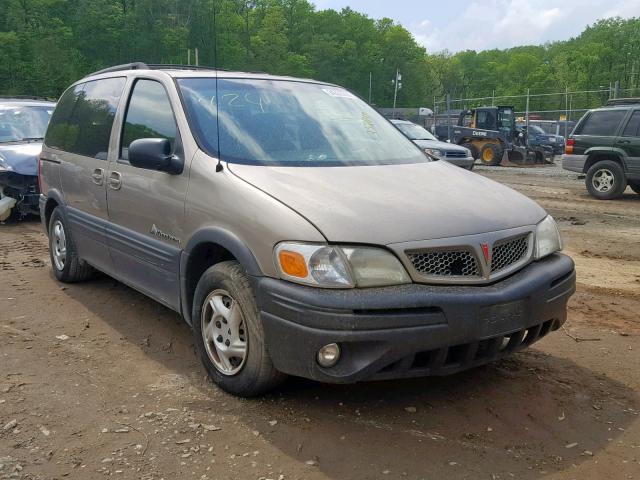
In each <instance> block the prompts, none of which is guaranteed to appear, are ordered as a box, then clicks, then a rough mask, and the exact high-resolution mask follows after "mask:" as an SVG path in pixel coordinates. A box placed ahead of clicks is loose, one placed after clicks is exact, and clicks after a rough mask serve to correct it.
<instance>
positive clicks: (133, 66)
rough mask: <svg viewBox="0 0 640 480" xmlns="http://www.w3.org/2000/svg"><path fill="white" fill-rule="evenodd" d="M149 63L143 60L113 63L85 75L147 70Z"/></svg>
mask: <svg viewBox="0 0 640 480" xmlns="http://www.w3.org/2000/svg"><path fill="white" fill-rule="evenodd" d="M148 69H149V65H147V64H146V63H143V62H133V63H124V64H122V65H115V66H113V67H109V68H103V69H102V70H98V71H97V72H93V73H90V74H89V75H86V76H85V78H86V77H92V76H93V75H100V74H101V73H110V72H122V71H124V70H148Z"/></svg>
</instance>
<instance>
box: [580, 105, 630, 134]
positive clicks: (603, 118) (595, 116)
mask: <svg viewBox="0 0 640 480" xmlns="http://www.w3.org/2000/svg"><path fill="white" fill-rule="evenodd" d="M627 111H628V110H601V111H597V112H591V114H590V115H589V116H588V117H587V119H586V121H585V123H584V125H582V128H581V129H580V133H579V135H595V136H599V137H612V136H614V135H615V134H616V131H617V130H618V125H620V122H621V121H622V119H623V118H624V116H625V115H626V114H627Z"/></svg>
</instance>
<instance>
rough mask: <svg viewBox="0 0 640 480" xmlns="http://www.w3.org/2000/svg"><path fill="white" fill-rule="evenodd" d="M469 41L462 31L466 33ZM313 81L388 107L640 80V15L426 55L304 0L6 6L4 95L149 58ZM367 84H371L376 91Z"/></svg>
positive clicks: (121, 0) (384, 25) (53, 87)
mask: <svg viewBox="0 0 640 480" xmlns="http://www.w3.org/2000/svg"><path fill="white" fill-rule="evenodd" d="M461 34H464V32H462V33H461ZM195 48H197V49H198V56H199V63H200V64H201V65H209V66H214V65H217V66H218V67H219V68H224V69H231V70H248V71H265V72H268V73H273V74H285V75H293V76H302V77H312V78H316V79H319V80H324V81H329V82H333V83H337V84H339V85H343V86H345V87H347V88H350V89H351V90H353V91H355V92H356V93H358V94H359V95H360V96H362V97H363V98H365V99H368V98H369V95H371V99H372V102H373V103H375V104H376V105H379V106H390V105H391V104H392V102H393V95H394V85H393V83H392V80H393V79H394V78H395V73H396V69H399V70H400V72H401V73H402V89H401V90H400V92H399V94H398V106H407V107H418V106H431V105H432V104H433V99H434V97H441V96H443V95H444V94H445V93H449V94H451V95H452V96H453V97H476V96H490V95H492V94H495V95H511V94H521V93H523V92H525V91H526V89H530V90H531V92H532V93H533V92H548V91H564V90H565V88H568V89H570V90H581V89H597V88H600V87H602V86H605V87H608V86H609V84H610V82H612V81H615V80H619V81H620V82H621V86H622V87H623V88H635V87H636V86H637V83H638V82H637V78H638V75H640V60H638V59H640V56H639V55H638V54H639V53H640V52H639V51H638V50H639V49H640V19H637V18H633V19H628V20H623V19H620V18H613V19H605V20H600V21H598V22H597V23H595V24H594V25H592V26H589V27H588V28H586V30H585V31H584V32H582V34H580V35H579V36H578V37H576V38H572V39H570V40H567V41H560V42H553V43H549V44H545V45H540V46H523V47H516V48H511V49H505V50H498V49H495V50H486V51H482V52H475V51H464V52H459V53H456V54H451V53H449V52H447V51H444V52H437V53H434V52H427V51H426V50H425V48H424V47H422V46H420V45H418V43H417V42H416V41H415V39H414V38H413V36H412V35H411V33H410V32H409V31H407V30H406V29H405V28H404V27H402V26H401V25H399V24H397V23H396V22H394V21H393V20H391V19H388V18H382V19H372V18H370V17H368V16H367V15H364V14H362V13H359V12H356V11H354V10H352V9H350V8H345V9H343V10H341V11H335V10H318V9H317V8H316V7H315V6H314V5H313V4H312V3H311V2H309V1H307V0H2V1H1V2H0V94H3V95H11V94H22V95H39V96H47V97H54V98H55V97H57V96H59V95H60V93H61V92H62V91H63V90H64V89H65V88H66V86H68V85H69V84H70V83H72V82H74V81H75V80H77V79H78V78H81V77H82V76H84V75H86V74H88V73H90V72H92V71H95V70H99V69H101V68H104V67H106V66H110V65H115V64H120V63H128V62H133V61H144V62H146V63H180V64H184V63H187V52H188V50H189V49H191V51H192V56H191V60H192V62H193V61H194V57H195V56H194V54H193V51H194V49H195ZM370 87H371V89H370Z"/></svg>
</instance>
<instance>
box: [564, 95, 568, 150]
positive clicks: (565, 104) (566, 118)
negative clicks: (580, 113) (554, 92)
mask: <svg viewBox="0 0 640 480" xmlns="http://www.w3.org/2000/svg"><path fill="white" fill-rule="evenodd" d="M568 124H569V85H567V86H566V87H565V88H564V139H565V141H566V140H567V128H568V126H569V125H568Z"/></svg>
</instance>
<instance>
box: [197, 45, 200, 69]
mask: <svg viewBox="0 0 640 480" xmlns="http://www.w3.org/2000/svg"><path fill="white" fill-rule="evenodd" d="M198 65H200V62H198V47H196V67H197V66H198Z"/></svg>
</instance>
